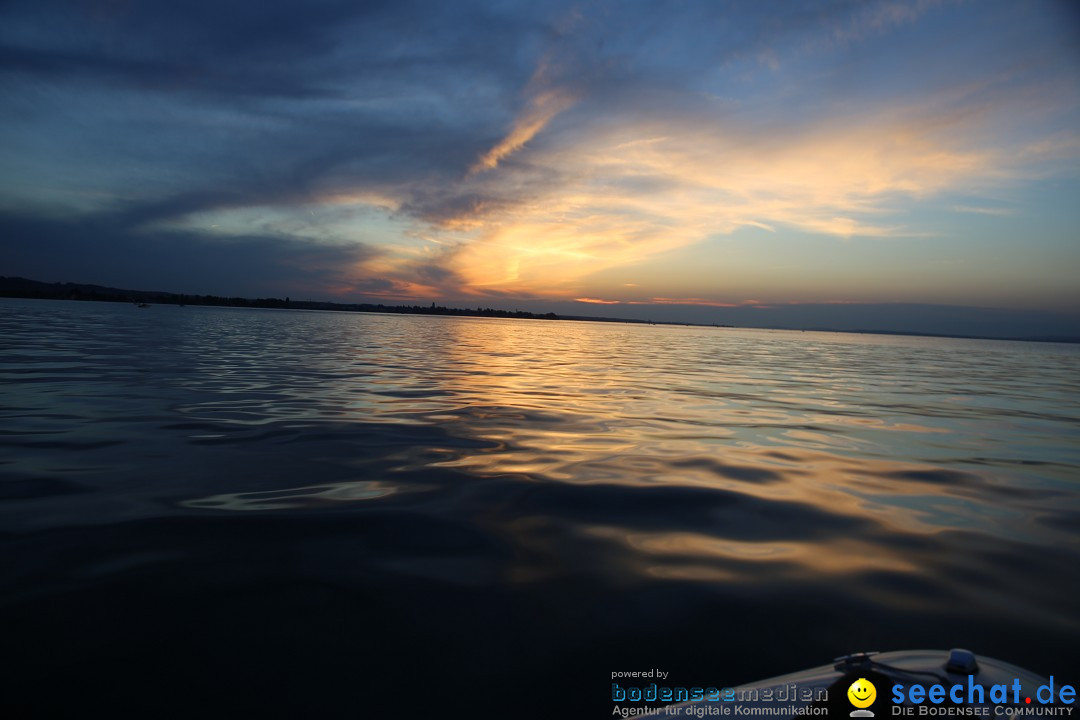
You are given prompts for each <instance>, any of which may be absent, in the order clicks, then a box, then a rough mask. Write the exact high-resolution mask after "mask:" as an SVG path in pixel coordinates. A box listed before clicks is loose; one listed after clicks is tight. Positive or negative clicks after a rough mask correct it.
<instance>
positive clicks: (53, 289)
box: [0, 277, 1080, 344]
mask: <svg viewBox="0 0 1080 720" xmlns="http://www.w3.org/2000/svg"><path fill="white" fill-rule="evenodd" d="M0 297H5V298H19V299H26V300H88V301H96V302H114V303H132V304H135V305H138V304H140V303H145V304H152V305H178V306H185V305H194V306H202V307H236V308H261V309H266V310H323V311H333V312H364V313H386V314H397V315H442V316H450V317H496V318H513V319H519V320H575V321H587V322H605V323H628V324H632V325H671V326H683V327H704V328H710V327H711V328H728V329H735V328H737V327H738V328H739V329H746V330H783V331H787V332H830V333H844V334H848V335H890V336H901V337H931V338H955V339H959V340H1000V341H1009V342H1038V343H1063V344H1080V337H1056V336H1053V337H994V336H990V335H950V334H941V333H929V332H917V331H896V330H875V329H858V330H841V329H837V328H828V327H808V328H792V327H777V326H749V325H747V326H734V325H723V324H718V323H692V322H675V321H670V320H656V321H654V320H641V319H634V318H611V317H596V316H585V315H556V314H555V313H551V312H549V313H532V312H528V311H525V310H498V309H495V308H481V307H477V308H476V309H475V310H473V309H468V308H465V309H461V308H450V307H445V306H436V305H435V303H432V304H431V305H385V304H383V303H334V302H324V301H318V300H292V299H291V298H289V297H286V298H285V299H284V300H282V299H280V298H254V299H253V298H242V297H224V296H220V295H188V294H185V293H171V292H164V291H160V290H125V289H121V288H111V287H105V286H102V285H88V284H83V283H70V282H68V283H45V282H40V281H37V280H29V279H27V278H21V277H0Z"/></svg>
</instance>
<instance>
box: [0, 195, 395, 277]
mask: <svg viewBox="0 0 1080 720" xmlns="http://www.w3.org/2000/svg"><path fill="white" fill-rule="evenodd" d="M0 236H2V237H4V238H5V241H4V246H3V251H2V253H0V267H2V269H3V274H5V275H15V276H23V277H28V278H32V279H35V280H42V281H46V282H85V283H92V284H98V285H106V286H113V287H124V288H131V289H136V290H164V291H169V292H183V293H193V294H213V295H240V296H248V297H254V296H268V295H273V296H278V295H293V296H300V295H301V293H310V294H312V295H313V296H317V297H324V296H325V294H326V291H325V288H326V287H328V286H333V285H340V284H342V283H346V284H349V283H352V282H354V280H353V277H354V275H355V272H356V269H357V267H358V266H360V265H362V263H364V262H365V261H366V260H369V259H371V258H372V257H374V256H375V255H376V254H377V251H375V250H374V249H372V248H370V247H368V246H365V245H361V244H353V245H348V246H341V245H330V244H323V243H316V242H312V241H311V240H309V239H303V240H302V239H293V238H286V237H269V236H246V237H237V238H229V239H228V240H222V239H220V238H209V237H207V236H205V235H201V234H198V233H194V232H168V233H164V232H159V233H153V234H146V233H137V232H132V231H130V230H129V229H128V228H126V227H124V226H117V225H114V224H111V223H110V222H109V218H95V219H86V218H82V219H80V220H78V221H71V220H48V219H42V218H34V217H28V216H21V215H16V214H11V213H3V214H0Z"/></svg>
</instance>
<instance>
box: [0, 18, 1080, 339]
mask: <svg viewBox="0 0 1080 720" xmlns="http://www.w3.org/2000/svg"><path fill="white" fill-rule="evenodd" d="M1078 8H1080V5H1078V4H1076V3H1073V2H1066V1H1062V2H1012V1H1010V2H992V1H987V2H980V1H978V0H970V1H968V2H934V1H932V0H912V1H910V2H901V1H899V0H890V1H887V2H794V1H792V2H788V1H783V2H738V3H732V2H703V1H702V2H658V1H648V2H629V1H615V0H609V1H598V2H547V3H514V2H402V1H394V2H357V1H356V0H348V1H344V2H338V1H336V0H334V1H331V2H304V3H296V4H286V3H276V2H265V1H259V2H255V1H254V0H236V1H229V2H222V1H221V0H213V1H210V0H189V1H186V2H134V1H132V2H124V1H122V0H118V1H111V0H110V1H101V2H93V1H89V0H87V1H85V2H53V1H52V0H15V1H13V2H7V3H4V4H3V5H0V83H2V88H3V90H2V93H3V98H4V101H3V103H0V168H2V170H0V236H2V237H3V240H0V275H20V276H24V277H29V278H33V279H37V280H44V281H49V282H55V281H73V282H87V283H97V284H102V285H111V286H117V287H125V288H140V289H160V290H170V291H175V292H186V293H214V294H234V295H246V296H267V295H272V296H281V297H284V296H286V295H290V296H292V297H293V298H313V299H329V300H339V301H357V302H362V301H389V302H395V303H397V302H409V301H420V302H424V303H425V304H426V303H428V302H430V301H437V302H440V303H446V304H452V305H459V306H465V305H467V306H476V305H484V306H495V307H503V308H508V309H513V308H518V307H520V308H522V309H533V310H540V311H547V310H555V311H556V312H560V313H571V314H580V315H612V316H623V317H655V318H656V319H688V320H694V321H703V322H723V321H725V320H727V319H731V318H745V317H751V316H752V315H753V313H752V312H751V311H754V310H756V311H759V314H760V313H768V312H769V311H771V310H772V311H776V313H781V312H782V313H787V314H788V315H784V317H787V316H789V315H790V316H792V317H794V316H796V315H798V314H799V312H803V315H805V316H806V318H804V321H800V322H803V324H804V325H805V324H809V325H811V326H837V327H838V326H840V325H839V324H837V323H840V318H841V317H842V316H843V315H844V313H847V314H848V315H850V314H851V313H853V312H855V313H857V311H858V308H864V309H874V308H879V307H880V306H881V305H882V304H885V303H887V304H903V305H896V307H894V308H893V310H894V311H897V312H898V310H897V308H901V307H906V308H907V310H906V312H908V313H909V315H908V316H906V317H907V319H906V320H903V321H900V325H901V326H903V325H904V323H905V322H907V323H908V324H909V325H911V327H912V329H931V330H932V327H930V326H929V325H927V326H926V327H923V326H922V325H920V323H921V322H923V321H924V320H925V319H926V318H929V317H931V316H932V315H934V313H939V314H940V312H943V311H942V309H941V308H937V309H936V310H935V309H933V308H932V307H931V306H970V307H979V308H1000V309H1003V310H1008V311H1009V312H1011V313H1013V316H1014V317H1021V316H1022V317H1026V318H1029V319H1031V318H1036V317H1038V318H1042V319H1043V320H1045V321H1046V322H1047V323H1049V324H1048V325H1047V328H1050V327H1051V326H1053V327H1056V328H1059V331H1063V330H1060V328H1065V329H1068V328H1069V327H1072V328H1074V329H1077V332H1080V322H1077V321H1076V317H1077V315H1078V314H1080V283H1078V282H1077V279H1076V278H1077V277H1078V276H1080V163H1078V160H1080V10H1078ZM912 304H918V305H912ZM800 308H801V309H802V310H801V311H800ZM853 308H854V309H853ZM811 310H812V312H811ZM725 312H727V314H725ZM951 312H954V313H955V308H954V309H953V310H952V311H951ZM972 312H975V311H972ZM985 312H986V311H985V310H980V311H978V313H983V316H985ZM792 313H794V315H792ZM830 313H831V314H830ZM901 314H902V313H901ZM780 316H781V315H780V314H777V315H775V317H780ZM1004 316H1005V315H1002V317H1004ZM971 317H974V315H972V316H971ZM830 319H832V320H835V321H836V322H834V323H833V325H830ZM747 322H749V321H747ZM793 322H794V321H793ZM860 322H863V321H862V320H860ZM1025 322H1029V321H1021V324H1024V323H1025ZM1030 322H1035V321H1034V320H1030ZM1055 323H1058V324H1057V325H1055ZM1070 323H1072V325H1070ZM750 324H753V323H752V322H751V323H750ZM766 324H767V323H766ZM789 324H791V323H789ZM840 324H842V323H840ZM924 324H925V323H924ZM1036 324H1038V323H1037V322H1036ZM931 325H932V323H931ZM793 326H794V325H793ZM916 326H918V327H916ZM1040 327H1041V326H1040ZM1072 331H1073V330H1069V332H1072ZM1047 332H1049V330H1047Z"/></svg>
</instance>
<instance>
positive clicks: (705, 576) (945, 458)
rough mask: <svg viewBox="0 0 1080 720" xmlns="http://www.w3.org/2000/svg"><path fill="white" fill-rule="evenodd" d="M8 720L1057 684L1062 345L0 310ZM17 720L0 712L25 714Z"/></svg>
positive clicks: (1063, 573)
mask: <svg viewBox="0 0 1080 720" xmlns="http://www.w3.org/2000/svg"><path fill="white" fill-rule="evenodd" d="M0 346H2V347H3V353H2V355H0V382H2V384H3V390H2V396H0V397H2V411H0V442H2V445H3V450H2V453H0V532H2V535H0V538H2V540H0V542H2V549H0V558H2V560H0V581H2V585H0V588H2V594H0V607H2V610H3V617H4V647H5V652H4V655H5V666H6V669H5V689H4V691H3V698H2V699H0V708H2V709H4V710H6V711H7V715H8V716H11V717H38V716H46V715H48V714H49V713H55V714H59V715H62V716H65V717H91V716H98V715H100V714H101V712H102V711H105V712H111V713H112V714H113V715H114V716H119V715H124V714H136V713H137V714H141V716H143V717H154V718H157V717H186V718H191V717H208V716H210V717H218V716H223V717H224V716H229V717H262V716H270V715H277V716H283V717H312V718H322V717H379V718H382V717H386V718H391V717H444V716H445V717H454V716H456V713H457V711H459V710H461V709H468V710H471V711H472V712H473V713H474V716H475V717H500V718H526V717H529V718H531V717H573V718H578V717H581V718H587V717H597V718H603V717H609V716H610V712H611V703H610V702H609V700H610V698H609V697H608V696H607V693H609V691H610V682H611V679H610V678H611V673H612V672H616V671H624V670H631V671H633V670H641V669H648V668H654V667H655V668H662V669H664V671H666V672H670V673H671V675H670V677H671V680H672V681H674V682H677V683H678V684H703V685H715V686H730V685H735V684H738V683H742V682H747V681H751V680H756V679H760V678H763V677H768V676H772V675H778V674H781V673H784V672H789V671H794V670H799V669H802V668H805V667H808V666H811V665H820V664H824V663H827V662H829V661H830V660H831V659H832V658H833V657H835V656H837V655H841V654H845V653H849V652H854V651H859V650H896V649H905V648H920V647H928V648H945V649H947V648H950V647H957V646H959V647H967V648H969V649H971V650H974V651H975V652H978V653H982V654H985V655H990V656H993V657H1000V658H1002V659H1004V660H1008V661H1010V662H1013V663H1016V664H1018V665H1021V666H1023V667H1027V668H1029V669H1031V670H1034V671H1036V672H1040V673H1042V674H1044V675H1050V674H1053V675H1055V676H1057V677H1059V678H1062V677H1071V678H1072V679H1073V680H1075V679H1077V678H1076V671H1077V670H1078V669H1080V661H1078V660H1080V652H1078V648H1080V602H1078V601H1077V598H1078V597H1080V572H1078V567H1080V564H1078V562H1080V501H1078V493H1077V482H1078V480H1080V347H1077V346H1069V345H1056V344H1038V343H1020V342H1004V341H1002V342H996V341H982V340H960V339H941V338H922V337H894V336H874V335H851V334H836V333H813V332H790V331H767V330H741V329H730V328H711V327H675V326H654V325H633V324H621V323H587V322H570V321H542V320H505V319H486V318H450V317H434V316H406V315H379V314H354V313H332V312H300V311H272V310H246V309H226V308H203V307H174V306H154V307H151V308H148V309H139V308H136V307H134V306H131V305H122V304H105V303H91V302H80V303H76V302H63V301H30V300H0ZM17 713H21V714H17Z"/></svg>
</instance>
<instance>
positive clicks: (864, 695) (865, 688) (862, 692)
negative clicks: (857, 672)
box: [847, 678, 877, 718]
mask: <svg viewBox="0 0 1080 720" xmlns="http://www.w3.org/2000/svg"><path fill="white" fill-rule="evenodd" d="M847 697H848V701H849V702H850V703H851V704H852V705H854V706H855V708H856V709H855V710H852V711H851V713H850V714H851V717H860V718H862V717H874V712H873V710H867V709H866V708H868V707H870V706H871V705H873V704H874V700H877V688H875V687H874V683H872V682H870V681H869V680H867V679H866V678H859V679H858V680H856V681H855V682H853V683H851V686H850V687H848V689H847Z"/></svg>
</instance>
